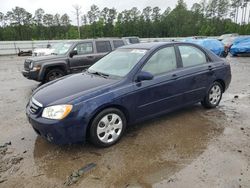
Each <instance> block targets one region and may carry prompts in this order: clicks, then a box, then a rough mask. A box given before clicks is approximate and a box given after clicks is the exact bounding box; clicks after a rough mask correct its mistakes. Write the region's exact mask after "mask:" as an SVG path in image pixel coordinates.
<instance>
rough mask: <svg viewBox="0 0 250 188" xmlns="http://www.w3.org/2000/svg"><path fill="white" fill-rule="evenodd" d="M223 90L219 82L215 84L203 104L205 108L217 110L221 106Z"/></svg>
mask: <svg viewBox="0 0 250 188" xmlns="http://www.w3.org/2000/svg"><path fill="white" fill-rule="evenodd" d="M222 93H223V88H222V85H221V84H220V83H219V82H214V83H213V84H212V85H211V86H210V88H209V90H208V93H207V94H206V96H205V98H204V99H203V101H201V104H202V105H203V106H204V107H205V108H215V107H216V106H218V105H219V103H220V101H221V98H222Z"/></svg>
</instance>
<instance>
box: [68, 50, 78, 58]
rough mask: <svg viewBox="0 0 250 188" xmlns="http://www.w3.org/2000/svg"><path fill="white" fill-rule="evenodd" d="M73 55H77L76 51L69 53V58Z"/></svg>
mask: <svg viewBox="0 0 250 188" xmlns="http://www.w3.org/2000/svg"><path fill="white" fill-rule="evenodd" d="M74 55H77V51H76V50H73V51H71V52H70V53H69V57H71V58H72V57H73V56H74Z"/></svg>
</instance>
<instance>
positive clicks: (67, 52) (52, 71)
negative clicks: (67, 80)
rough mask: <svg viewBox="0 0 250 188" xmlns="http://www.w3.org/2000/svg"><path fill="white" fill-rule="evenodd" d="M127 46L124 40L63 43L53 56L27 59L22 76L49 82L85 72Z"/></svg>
mask: <svg viewBox="0 0 250 188" xmlns="http://www.w3.org/2000/svg"><path fill="white" fill-rule="evenodd" d="M125 44H126V41H125V40H123V39H87V40H79V41H71V42H65V43H61V44H59V45H57V48H55V49H54V50H53V52H52V55H49V56H41V57H31V58H28V59H26V60H25V62H24V70H23V71H22V74H23V76H25V77H26V78H28V79H32V80H36V81H39V82H43V83H45V82H49V81H51V80H54V79H57V78H59V77H62V76H64V75H67V74H71V73H76V72H80V71H83V70H84V69H86V68H88V67H90V66H91V65H92V64H94V63H95V62H96V61H98V60H99V59H101V58H102V57H104V56H105V55H106V54H107V53H109V52H111V51H113V50H114V49H116V48H118V47H120V46H123V45H125Z"/></svg>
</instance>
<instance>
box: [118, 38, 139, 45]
mask: <svg viewBox="0 0 250 188" xmlns="http://www.w3.org/2000/svg"><path fill="white" fill-rule="evenodd" d="M122 39H123V40H125V41H126V43H127V44H137V43H140V38H139V37H122Z"/></svg>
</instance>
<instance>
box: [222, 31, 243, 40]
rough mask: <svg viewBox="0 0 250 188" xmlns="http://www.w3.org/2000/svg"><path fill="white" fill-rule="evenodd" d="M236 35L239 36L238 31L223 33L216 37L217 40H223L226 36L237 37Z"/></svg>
mask: <svg viewBox="0 0 250 188" xmlns="http://www.w3.org/2000/svg"><path fill="white" fill-rule="evenodd" d="M237 36H239V34H238V33H230V34H224V35H221V36H220V37H219V38H218V40H219V41H222V40H224V39H226V38H228V37H237Z"/></svg>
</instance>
